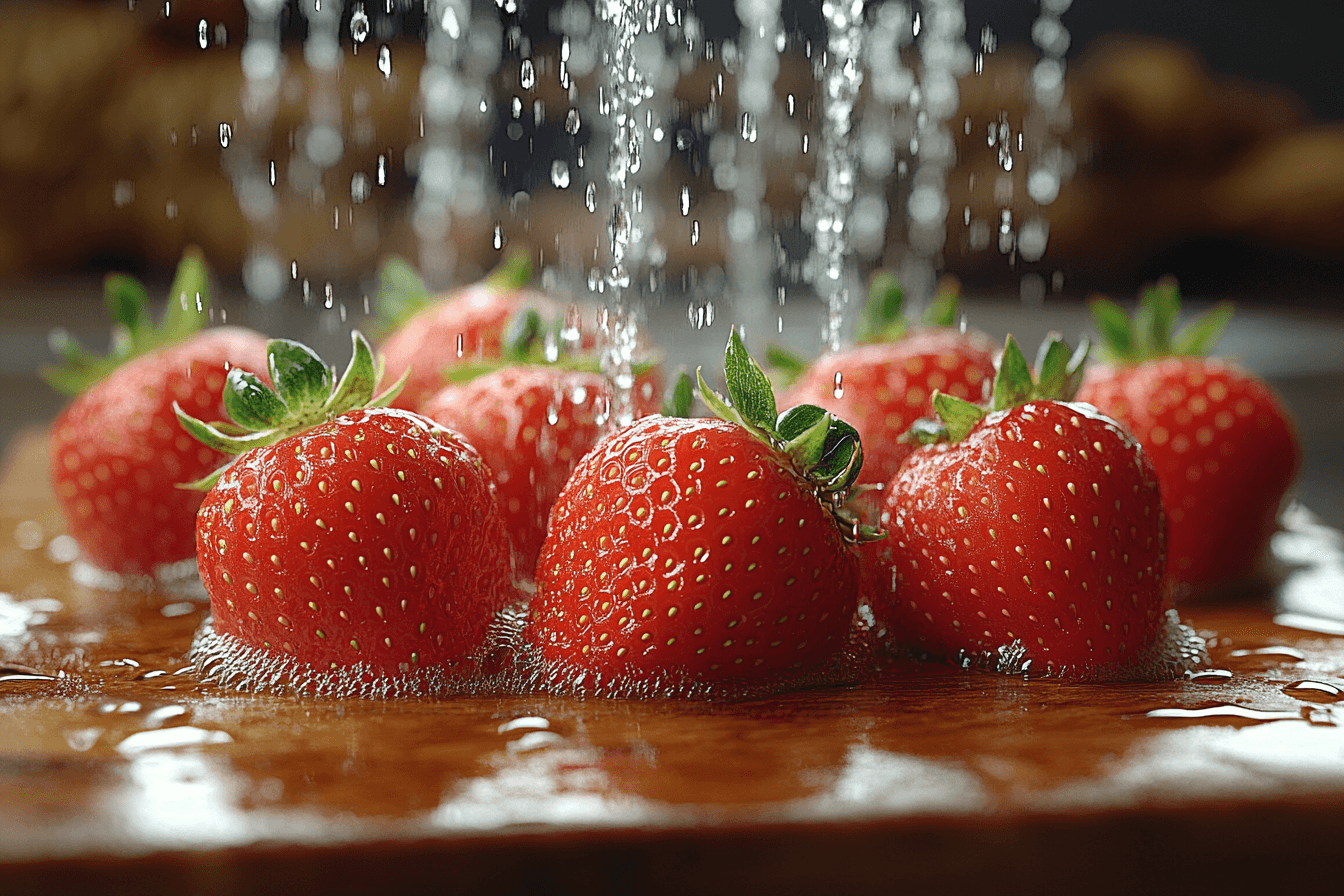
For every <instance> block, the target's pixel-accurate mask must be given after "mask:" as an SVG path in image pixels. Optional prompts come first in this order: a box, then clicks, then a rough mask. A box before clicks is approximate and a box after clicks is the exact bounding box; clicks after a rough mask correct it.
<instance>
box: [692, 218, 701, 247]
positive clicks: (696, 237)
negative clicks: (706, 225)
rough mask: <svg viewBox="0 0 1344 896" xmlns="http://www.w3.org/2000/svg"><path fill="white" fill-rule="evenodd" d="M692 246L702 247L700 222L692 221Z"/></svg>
mask: <svg viewBox="0 0 1344 896" xmlns="http://www.w3.org/2000/svg"><path fill="white" fill-rule="evenodd" d="M691 245H692V246H698V245H700V222H699V221H692V222H691Z"/></svg>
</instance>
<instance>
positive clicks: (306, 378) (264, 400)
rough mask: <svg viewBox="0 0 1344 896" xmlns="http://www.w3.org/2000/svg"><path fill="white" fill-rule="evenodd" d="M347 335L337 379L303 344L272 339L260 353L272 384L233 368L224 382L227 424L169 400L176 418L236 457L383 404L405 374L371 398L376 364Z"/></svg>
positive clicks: (358, 337)
mask: <svg viewBox="0 0 1344 896" xmlns="http://www.w3.org/2000/svg"><path fill="white" fill-rule="evenodd" d="M351 339H352V341H353V342H354V350H353V351H352V353H351V355H350V363H349V364H348V365H347V366H346V368H345V373H343V374H341V376H340V378H339V379H337V377H336V371H335V369H334V368H331V367H328V366H327V365H326V364H325V363H324V362H323V361H322V359H321V358H319V357H318V356H317V354H316V353H315V352H314V351H313V350H312V349H310V348H309V347H308V346H306V345H303V344H302V343H299V342H294V341H292V340H289V339H272V340H271V341H270V342H269V343H267V345H266V356H267V367H268V368H269V372H270V377H271V382H272V383H274V384H275V388H271V387H270V386H268V385H267V384H266V383H265V381H263V380H262V379H261V377H259V376H257V375H256V374H255V373H250V372H248V371H246V370H242V369H241V368H237V367H235V368H233V369H232V370H230V371H229V375H228V377H227V378H226V379H225V381H224V411H225V413H227V414H228V416H229V420H230V421H231V422H215V423H206V422H204V421H201V420H197V419H196V418H195V417H193V416H191V415H190V414H188V413H187V412H186V411H184V410H182V408H181V407H180V406H179V405H178V404H177V403H176V402H174V403H173V410H174V412H176V414H177V420H178V422H179V423H180V424H181V425H182V428H183V429H185V430H186V431H187V432H188V433H190V434H191V435H192V436H194V437H195V438H196V439H197V440H198V441H200V442H201V443H202V444H204V445H206V446H208V447H210V448H214V449H215V450H216V451H220V452H223V453H224V454H232V455H240V454H243V453H244V452H247V451H251V450H252V449H253V448H261V447H264V446H266V445H274V444H275V443H276V442H279V441H280V440H281V439H286V438H289V437H290V436H293V435H297V434H299V433H301V432H304V431H305V430H308V429H312V428H313V427H314V426H317V425H319V424H321V423H326V422H327V421H329V420H333V419H335V418H336V417H339V416H340V415H341V414H346V413H349V412H350V411H353V410H357V409H359V408H369V407H383V406H385V405H387V404H388V403H389V402H390V401H392V399H394V398H396V396H397V393H398V392H400V391H401V387H402V386H403V385H405V383H406V376H407V375H409V373H410V372H409V371H407V373H406V374H403V375H402V377H401V379H400V380H398V381H397V382H396V383H395V384H393V385H392V387H391V388H389V389H387V390H386V391H384V392H382V393H381V394H379V395H376V396H375V394H374V393H375V391H376V390H377V386H378V380H379V379H381V378H382V373H383V371H382V364H381V363H380V362H377V361H375V360H374V357H373V350H372V349H371V348H369V342H368V340H367V339H365V338H364V336H363V334H361V333H360V332H359V331H357V330H356V331H355V332H353V333H352V334H351ZM229 463H232V461H230V462H229ZM227 468H228V464H225V465H224V466H223V467H221V468H220V469H218V470H216V471H215V472H213V473H211V474H210V475H209V476H206V477H205V478H203V479H200V480H197V481H196V482H190V483H185V484H183V485H182V486H181V487H182V488H192V489H200V490H205V489H208V488H210V487H211V486H213V485H214V484H215V482H216V481H217V480H218V479H219V476H220V474H221V473H223V472H224V470H226V469H227Z"/></svg>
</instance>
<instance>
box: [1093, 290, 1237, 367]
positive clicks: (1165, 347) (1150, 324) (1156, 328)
mask: <svg viewBox="0 0 1344 896" xmlns="http://www.w3.org/2000/svg"><path fill="white" fill-rule="evenodd" d="M1089 310H1090V311H1091V313H1092V322H1093V324H1094V325H1095V326H1096V328H1097V332H1098V333H1100V334H1101V339H1102V351H1103V354H1104V356H1105V357H1106V360H1108V361H1111V362H1114V363H1139V362H1142V361H1150V360H1153V359H1154V358H1165V357H1169V356H1172V355H1181V356H1203V355H1206V354H1208V352H1209V349H1211V348H1212V347H1213V345H1214V343H1216V342H1217V341H1218V337H1220V336H1222V334H1223V330H1224V329H1225V328H1226V327H1227V324H1228V321H1230V320H1231V319H1232V314H1233V306H1232V303H1231V302H1221V303H1219V304H1217V305H1215V306H1214V307H1212V308H1210V309H1209V310H1208V311H1205V312H1204V313H1203V314H1200V315H1199V316H1197V317H1195V318H1194V319H1193V320H1191V321H1189V322H1188V323H1187V324H1186V325H1185V326H1183V327H1181V328H1180V329H1179V330H1177V329H1176V321H1177V318H1178V317H1179V316H1180V312H1181V291H1180V287H1179V286H1178V285H1177V283H1176V279H1175V278H1174V277H1163V278H1162V279H1161V280H1159V281H1157V283H1155V284H1153V285H1151V286H1148V287H1146V288H1145V289H1144V290H1143V292H1142V293H1140V295H1139V306H1138V308H1137V309H1135V311H1134V314H1133V316H1131V315H1130V314H1128V313H1127V312H1126V311H1125V310H1124V309H1123V308H1121V307H1120V306H1119V305H1117V304H1116V303H1115V302H1113V301H1111V300H1110V299H1106V298H1096V299H1093V300H1092V302H1091V303H1090V304H1089Z"/></svg>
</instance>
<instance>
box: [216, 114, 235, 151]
mask: <svg viewBox="0 0 1344 896" xmlns="http://www.w3.org/2000/svg"><path fill="white" fill-rule="evenodd" d="M232 139H233V128H232V127H231V126H230V125H229V123H228V122H225V121H221V122H220V123H219V145H220V146H221V147H225V148H227V147H228V145H229V141H230V140H232Z"/></svg>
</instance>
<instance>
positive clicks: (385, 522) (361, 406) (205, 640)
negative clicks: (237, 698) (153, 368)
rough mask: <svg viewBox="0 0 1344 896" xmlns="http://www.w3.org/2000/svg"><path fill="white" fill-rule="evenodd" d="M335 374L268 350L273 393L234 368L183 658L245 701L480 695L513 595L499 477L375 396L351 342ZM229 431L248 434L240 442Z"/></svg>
mask: <svg viewBox="0 0 1344 896" xmlns="http://www.w3.org/2000/svg"><path fill="white" fill-rule="evenodd" d="M354 342H355V351H354V356H353V357H352V360H351V364H350V366H349V367H348V368H347V369H346V372H345V374H344V375H342V376H341V377H340V378H339V379H338V378H337V377H336V376H335V374H334V371H332V370H331V369H329V368H327V367H326V365H325V364H323V363H322V362H321V360H320V359H319V358H317V357H316V356H315V355H313V354H312V353H311V352H310V351H309V350H308V349H307V348H305V347H303V346H300V345H298V344H297V343H291V342H285V341H283V340H274V341H273V342H272V343H271V347H270V365H269V366H270V369H271V372H272V375H273V377H274V381H275V384H276V386H275V389H274V390H272V389H270V388H268V387H265V386H264V384H262V383H260V381H259V379H258V378H257V377H255V376H253V375H252V374H249V373H246V372H244V371H235V372H233V373H231V374H230V377H229V380H228V384H227V385H226V389H227V390H228V391H227V392H226V397H225V405H226V407H227V408H228V409H229V414H230V417H231V418H232V421H233V423H235V424H237V426H236V427H235V428H234V429H230V430H228V431H225V430H223V429H221V428H220V427H216V426H211V425H209V424H205V423H202V422H201V421H199V420H195V419H194V418H192V417H190V416H189V415H187V414H185V413H183V412H180V411H179V415H178V416H179V420H180V422H181V423H182V425H183V426H184V428H186V429H187V430H188V431H189V432H191V433H192V434H193V435H195V436H197V437H198V438H200V439H202V440H203V441H206V442H207V443H208V444H212V445H215V446H216V447H218V448H219V449H220V450H222V451H225V452H228V453H233V454H235V455H237V456H236V458H235V460H233V461H232V462H231V463H230V464H228V465H227V466H226V467H224V468H223V469H222V470H220V471H217V472H216V473H215V474H212V475H211V476H210V477H207V478H206V479H205V480H202V481H200V482H198V483H196V485H197V486H200V487H207V488H208V489H209V491H208V493H207V494H206V497H205V500H204V501H203V503H202V505H201V511H200V514H199V516H198V520H197V529H196V540H197V556H198V561H199V565H200V572H201V579H202V581H203V583H204V584H205V588H206V591H207V593H208V594H209V596H210V603H211V619H210V620H209V621H208V622H207V624H206V625H204V626H203V627H202V629H201V631H200V632H199V633H198V635H197V638H196V641H195V644H194V645H193V648H192V652H191V658H192V660H193V662H194V663H195V664H196V667H197V670H198V674H200V675H201V677H203V678H205V679H206V680H210V681H215V682H219V683H220V684H223V685H225V686H228V687H231V688H235V689H238V690H249V691H271V692H281V691H296V692H301V693H307V694H313V695H320V696H337V697H348V696H362V697H402V696H436V695H441V694H447V693H454V692H460V691H466V690H473V689H476V688H480V687H483V686H485V682H486V681H487V680H488V678H489V674H490V671H491V670H490V669H489V668H488V663H489V661H490V659H491V655H492V653H493V652H494V649H495V643H494V638H495V626H496V620H497V617H498V616H499V615H500V614H501V613H502V612H504V610H505V609H506V608H507V607H508V606H509V605H510V603H512V602H514V601H515V600H516V599H517V594H516V591H515V589H514V587H513V567H512V555H511V551H510V548H509V544H508V539H507V536H506V533H505V529H504V523H503V517H502V515H501V513H500V510H499V506H498V503H497V501H496V499H495V494H494V486H493V483H492V482H491V479H490V474H489V470H488V469H487V468H486V466H485V464H484V462H483V461H481V459H480V456H479V454H477V452H476V451H475V449H474V448H472V447H471V446H470V445H468V444H467V443H466V442H464V441H463V440H462V439H461V438H460V437H459V436H458V435H457V434H456V433H453V432H452V431H450V430H446V429H444V428H442V427H440V426H438V425H437V424H435V423H434V422H433V421H431V420H428V419H427V418H424V417H421V416H420V415H418V414H414V413H411V412H409V411H402V410H396V409H390V408H385V407H381V406H380V405H382V404H384V403H386V402H387V401H388V400H390V398H391V397H392V395H393V394H395V387H394V389H393V390H388V391H387V392H384V393H382V394H381V395H380V396H378V397H377V398H374V384H375V369H376V367H375V364H374V361H373V356H372V352H371V351H370V350H369V348H368V344H367V343H366V342H364V340H363V337H362V336H360V335H359V334H358V333H356V334H355V335H354ZM235 430H242V432H241V433H239V432H236V431H235Z"/></svg>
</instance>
